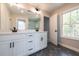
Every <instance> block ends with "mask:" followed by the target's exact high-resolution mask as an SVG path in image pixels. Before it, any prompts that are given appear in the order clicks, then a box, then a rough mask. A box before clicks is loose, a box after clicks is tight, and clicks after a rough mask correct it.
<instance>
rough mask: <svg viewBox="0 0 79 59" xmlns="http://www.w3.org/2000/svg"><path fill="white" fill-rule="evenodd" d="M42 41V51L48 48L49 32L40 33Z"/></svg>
mask: <svg viewBox="0 0 79 59" xmlns="http://www.w3.org/2000/svg"><path fill="white" fill-rule="evenodd" d="M40 36H41V39H40V49H43V48H46V47H47V32H44V33H40Z"/></svg>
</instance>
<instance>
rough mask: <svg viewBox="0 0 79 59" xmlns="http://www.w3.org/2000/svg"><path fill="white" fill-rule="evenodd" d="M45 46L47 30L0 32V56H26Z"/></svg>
mask: <svg viewBox="0 0 79 59" xmlns="http://www.w3.org/2000/svg"><path fill="white" fill-rule="evenodd" d="M46 47H47V32H22V33H18V32H17V33H0V56H28V55H31V54H33V53H35V52H37V51H39V50H42V49H44V48H46Z"/></svg>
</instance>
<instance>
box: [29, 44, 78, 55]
mask: <svg viewBox="0 0 79 59" xmlns="http://www.w3.org/2000/svg"><path fill="white" fill-rule="evenodd" d="M30 56H79V53H77V52H75V51H72V50H70V49H67V48H65V47H62V46H55V45H53V44H51V43H48V47H47V48H45V49H43V50H40V51H38V52H36V53H34V54H32V55H30Z"/></svg>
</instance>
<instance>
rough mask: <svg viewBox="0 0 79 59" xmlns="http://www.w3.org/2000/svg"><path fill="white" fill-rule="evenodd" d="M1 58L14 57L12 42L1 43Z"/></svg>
mask: <svg viewBox="0 0 79 59" xmlns="http://www.w3.org/2000/svg"><path fill="white" fill-rule="evenodd" d="M0 56H12V48H11V41H2V42H0Z"/></svg>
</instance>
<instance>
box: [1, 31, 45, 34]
mask: <svg viewBox="0 0 79 59" xmlns="http://www.w3.org/2000/svg"><path fill="white" fill-rule="evenodd" d="M45 32H46V31H45ZM25 33H42V32H0V35H9V34H25Z"/></svg>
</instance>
